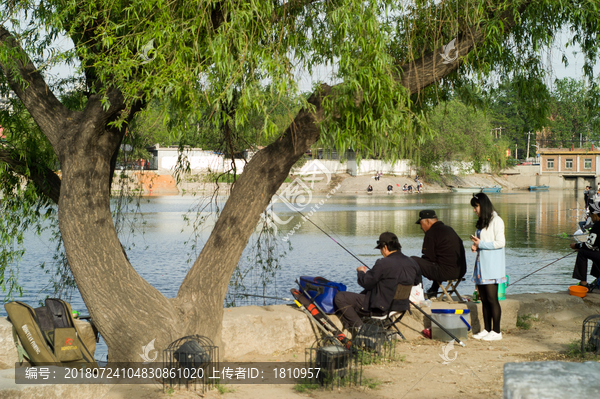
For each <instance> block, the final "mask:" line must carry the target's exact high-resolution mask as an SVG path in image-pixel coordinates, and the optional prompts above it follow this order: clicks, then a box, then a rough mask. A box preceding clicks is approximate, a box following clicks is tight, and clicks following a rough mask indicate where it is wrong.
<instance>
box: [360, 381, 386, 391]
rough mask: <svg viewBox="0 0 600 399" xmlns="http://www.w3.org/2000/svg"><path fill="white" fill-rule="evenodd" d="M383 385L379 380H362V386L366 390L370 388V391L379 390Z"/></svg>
mask: <svg viewBox="0 0 600 399" xmlns="http://www.w3.org/2000/svg"><path fill="white" fill-rule="evenodd" d="M381 384H383V381H381V380H379V379H377V378H363V379H362V384H361V385H362V386H364V387H365V388H369V389H373V390H375V389H379V386H380V385H381Z"/></svg>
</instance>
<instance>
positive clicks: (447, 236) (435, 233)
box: [412, 210, 467, 296]
mask: <svg viewBox="0 0 600 399" xmlns="http://www.w3.org/2000/svg"><path fill="white" fill-rule="evenodd" d="M417 224H420V225H421V229H422V230H423V232H424V233H425V239H424V240H423V249H422V253H423V255H422V256H421V257H420V258H419V257H417V256H413V257H412V258H413V259H414V260H415V261H417V263H418V264H419V267H420V268H421V274H422V275H423V276H425V277H427V278H428V279H430V280H431V281H433V284H432V285H431V288H430V289H429V290H428V291H427V294H428V296H435V294H436V293H437V291H438V288H439V285H438V284H437V283H438V282H442V281H448V280H457V279H460V278H462V277H463V276H464V275H465V273H466V272H467V260H466V257H465V247H464V245H463V241H462V239H461V238H460V237H459V236H458V234H456V232H455V231H454V229H453V228H452V227H450V226H446V225H445V224H444V223H442V222H440V221H439V220H438V218H437V215H436V214H435V211H433V210H424V211H421V212H419V220H417Z"/></svg>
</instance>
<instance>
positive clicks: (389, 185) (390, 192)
mask: <svg viewBox="0 0 600 399" xmlns="http://www.w3.org/2000/svg"><path fill="white" fill-rule="evenodd" d="M387 190H388V194H392V191H393V190H394V186H392V185H391V184H388V186H387Z"/></svg>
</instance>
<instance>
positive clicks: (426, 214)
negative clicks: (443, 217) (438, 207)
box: [415, 209, 438, 224]
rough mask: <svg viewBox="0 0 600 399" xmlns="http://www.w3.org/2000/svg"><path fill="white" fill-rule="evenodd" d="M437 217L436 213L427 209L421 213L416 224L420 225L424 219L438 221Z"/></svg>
mask: <svg viewBox="0 0 600 399" xmlns="http://www.w3.org/2000/svg"><path fill="white" fill-rule="evenodd" d="M437 218H438V217H437V215H436V214H435V211H434V210H432V209H425V210H423V211H421V212H419V220H417V221H416V222H415V224H419V223H420V222H421V220H422V219H437Z"/></svg>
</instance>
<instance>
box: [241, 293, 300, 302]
mask: <svg viewBox="0 0 600 399" xmlns="http://www.w3.org/2000/svg"><path fill="white" fill-rule="evenodd" d="M238 295H242V296H254V297H257V298H266V299H279V300H280V301H291V302H293V301H294V299H292V298H279V297H276V296H266V295H252V294H238Z"/></svg>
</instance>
